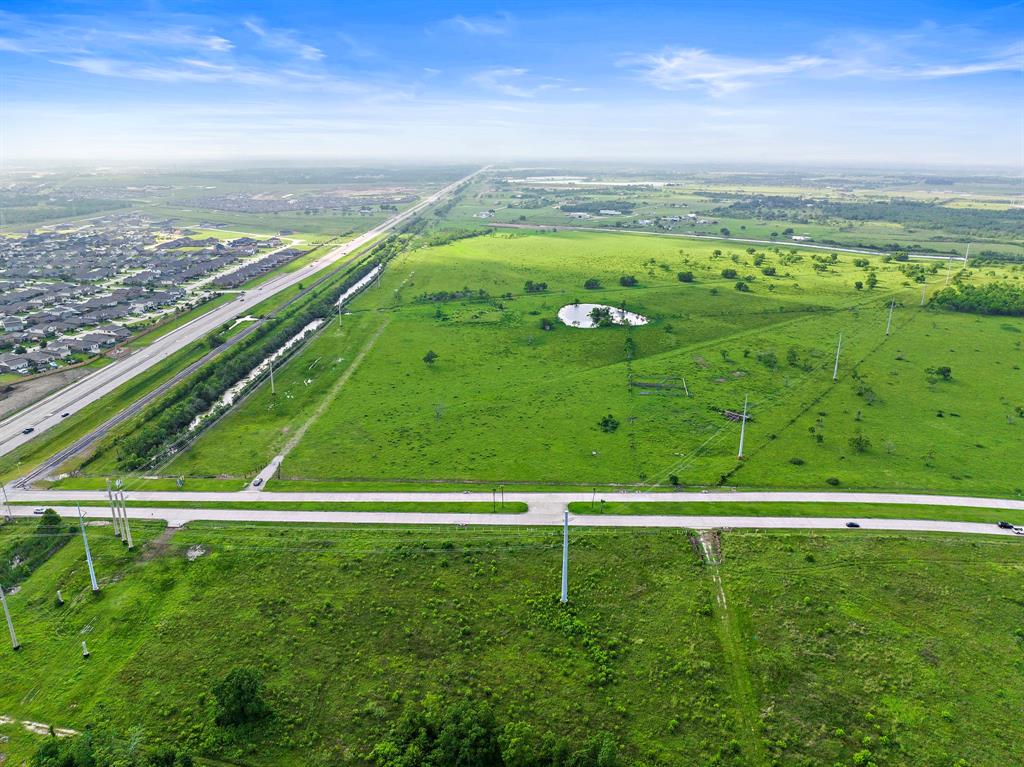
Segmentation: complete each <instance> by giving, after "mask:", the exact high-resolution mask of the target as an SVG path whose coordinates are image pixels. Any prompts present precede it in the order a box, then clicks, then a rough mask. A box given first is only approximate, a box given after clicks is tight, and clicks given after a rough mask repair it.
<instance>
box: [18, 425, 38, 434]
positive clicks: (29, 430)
mask: <svg viewBox="0 0 1024 767" xmlns="http://www.w3.org/2000/svg"><path fill="white" fill-rule="evenodd" d="M34 431H35V427H34V426H29V427H27V428H25V429H22V430H21V433H22V434H31V433H32V432H34Z"/></svg>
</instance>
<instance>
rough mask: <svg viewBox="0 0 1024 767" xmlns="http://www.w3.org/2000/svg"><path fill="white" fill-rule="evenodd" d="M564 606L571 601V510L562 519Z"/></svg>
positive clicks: (565, 512)
mask: <svg viewBox="0 0 1024 767" xmlns="http://www.w3.org/2000/svg"><path fill="white" fill-rule="evenodd" d="M561 601H562V604H563V605H564V604H565V603H566V602H568V601H569V510H568V509H566V510H565V511H564V512H563V518H562V600H561Z"/></svg>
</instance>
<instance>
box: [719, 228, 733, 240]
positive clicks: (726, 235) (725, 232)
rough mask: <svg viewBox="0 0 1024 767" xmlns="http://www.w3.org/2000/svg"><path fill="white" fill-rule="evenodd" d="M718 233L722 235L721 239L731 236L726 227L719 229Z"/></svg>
mask: <svg viewBox="0 0 1024 767" xmlns="http://www.w3.org/2000/svg"><path fill="white" fill-rule="evenodd" d="M718 231H719V232H721V233H722V236H723V237H728V236H729V235H730V234H731V232H730V231H729V229H728V228H727V227H724V226H723V227H722V228H721V229H719V230H718Z"/></svg>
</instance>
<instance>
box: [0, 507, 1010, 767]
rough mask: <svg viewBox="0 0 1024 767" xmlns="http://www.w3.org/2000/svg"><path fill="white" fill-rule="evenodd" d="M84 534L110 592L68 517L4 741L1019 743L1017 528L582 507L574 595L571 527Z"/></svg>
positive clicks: (325, 760)
mask: <svg viewBox="0 0 1024 767" xmlns="http://www.w3.org/2000/svg"><path fill="white" fill-rule="evenodd" d="M35 524H36V521H35V520H28V521H25V522H18V523H16V524H14V525H7V526H3V527H0V545H6V542H7V541H9V540H12V539H15V538H23V537H25V536H26V535H30V534H31V531H32V530H33V528H34V525H35ZM88 529H89V534H90V543H91V546H92V551H93V556H94V558H95V563H96V569H97V575H98V577H99V579H100V583H101V589H102V590H101V593H100V595H99V596H98V597H96V596H93V595H92V594H91V592H90V590H89V582H88V575H87V573H86V572H85V568H84V566H83V565H82V560H83V556H84V555H83V550H82V544H81V540H80V538H78V537H75V538H72V540H70V541H69V542H68V543H67V544H65V545H64V546H63V547H62V548H61V549H60V550H59V551H57V552H56V553H54V554H53V556H52V557H50V559H49V560H48V561H46V562H45V563H44V564H42V565H41V566H40V567H39V568H38V569H36V570H35V572H34V573H33V574H32V575H31V577H29V578H28V579H27V580H25V581H24V582H23V584H22V588H21V589H20V590H19V591H18V592H17V593H14V594H10V595H9V596H8V601H9V604H10V606H11V610H12V615H13V618H14V620H15V623H16V626H18V630H19V639H20V640H21V643H22V649H21V650H20V651H19V652H17V653H12V652H10V651H9V650H5V651H3V652H2V653H0V668H2V670H3V673H4V679H5V684H4V685H3V686H0V711H3V713H4V715H5V716H8V717H11V718H12V720H13V721H14V723H13V724H4V725H2V726H3V728H4V729H3V732H4V733H7V732H11V733H12V734H14V735H15V737H13V738H12V739H11V740H10V741H9V742H7V743H4V744H0V751H2V752H5V753H7V754H8V757H9V758H10V759H11V760H12V763H20V760H21V759H25V758H28V757H29V756H30V754H31V753H32V752H33V751H35V750H36V749H39V748H44V749H49V753H50V754H51V756H52V754H53V753H67V752H71V751H76V750H77V749H78V748H79V747H80V748H81V749H86V746H87V744H89V743H91V745H89V746H88V748H92V749H94V751H93V753H99V752H98V751H95V749H97V748H99V747H104V748H106V747H108V746H109V747H111V748H114V747H116V746H117V745H118V744H119V743H121V744H123V743H129V742H135V743H136V744H138V755H137V756H136V757H134V758H136V759H138V761H135V762H132V761H127V762H125V764H137V765H145V766H146V767H148V765H150V764H151V763H152V764H161V765H163V764H169V765H172V767H173V765H181V767H184V765H185V764H188V763H189V762H188V760H189V759H191V760H194V763H197V764H201V763H203V760H204V759H206V758H213V759H215V760H221V761H227V762H231V763H244V764H250V765H277V764H281V765H284V764H295V763H303V764H310V765H321V764H323V765H327V764H337V763H339V762H340V763H345V764H352V765H368V766H369V765H399V764H406V763H407V762H405V761H402V759H403V755H405V756H406V757H407V756H408V754H409V753H410V748H412V744H413V743H418V744H420V746H421V747H423V748H424V749H426V751H427V752H428V753H432V754H435V755H437V756H438V758H441V759H443V758H446V757H445V756H444V755H445V754H450V753H451V751H450V750H448V749H451V748H453V747H456V746H457V747H458V748H460V749H462V748H464V749H475V750H474V751H466V753H469V752H472V753H478V754H481V760H482V761H480V762H479V763H482V764H494V765H507V766H512V765H520V766H522V765H538V766H540V765H544V766H546V765H555V764H558V765H565V764H578V765H595V766H596V765H601V767H607V765H617V764H622V765H635V766H637V767H641V766H650V767H654V766H655V765H665V766H666V767H667V766H668V765H677V764H688V763H694V764H719V765H723V766H726V767H728V766H732V767H739V766H740V765H743V766H746V765H750V767H764V766H766V765H769V764H772V763H779V764H836V763H838V764H842V765H867V764H869V763H875V764H877V765H879V766H880V767H886V766H889V765H892V766H893V767H895V765H899V764H950V765H953V764H958V763H961V760H962V763H966V764H970V765H975V766H976V767H989V766H991V767H1001V765H1004V764H1009V763H1012V761H1013V758H1014V756H1013V754H1014V752H1013V749H1014V744H1013V743H1012V741H1011V740H1008V739H1006V738H1005V737H1004V735H1005V733H1006V732H1010V731H1012V730H1013V727H1014V717H1015V716H1016V711H1018V710H1019V709H1020V707H1021V706H1022V705H1024V698H1022V697H1021V696H1022V695H1024V693H1022V691H1021V686H1020V684H1019V666H1020V663H1021V659H1022V657H1024V656H1022V653H1024V645H1022V643H1021V641H1022V640H1021V638H1020V636H1019V633H1020V630H1019V629H1020V625H1021V620H1022V619H1024V606H1022V604H1021V600H1020V596H1019V593H1018V592H1019V589H1018V585H1019V582H1020V577H1021V572H1020V557H1019V555H1020V548H1019V546H1020V543H1019V541H1017V540H1015V539H1008V540H1003V539H992V540H990V539H980V538H978V537H966V536H940V535H926V534H922V535H885V536H883V535H873V534H867V533H863V532H859V533H847V532H845V531H844V532H836V533H822V532H820V531H802V532H799V533H797V532H792V533H790V532H764V533H760V532H729V533H723V534H722V535H721V536H713V535H711V534H708V535H709V536H710V537H706V540H699V539H698V538H697V537H696V536H689V535H688V534H687V532H686V531H680V530H607V529H599V528H591V529H588V528H575V529H574V530H573V532H572V542H571V553H570V602H569V604H568V605H567V606H562V605H559V603H558V581H559V564H560V543H561V540H560V531H559V530H558V529H557V528H555V529H531V528H515V529H511V528H509V529H502V528H491V527H487V528H480V527H469V528H457V527H449V528H438V527H419V528H408V527H395V526H384V527H364V526H359V527H345V526H316V525H311V526H303V527H288V526H283V525H268V524H264V525H252V524H246V525H231V524H223V523H197V524H193V525H190V526H189V527H188V528H186V529H183V530H177V531H174V532H173V533H172V532H170V531H164V530H163V529H162V526H161V525H158V524H155V523H147V522H143V521H133V532H134V533H135V540H136V551H135V552H132V553H129V552H127V551H126V550H125V548H124V547H123V546H122V545H121V544H120V543H119V542H118V541H117V540H116V539H115V538H114V537H113V535H112V534H111V530H110V528H109V526H103V525H100V526H90V527H89V528H88ZM718 583H720V584H721V592H719V586H718ZM58 588H60V589H62V590H63V594H64V598H65V605H64V606H62V607H61V606H58V605H57V604H56V603H55V600H54V595H55V591H56V589H58ZM936 615H942V620H936V619H935V616H936ZM240 637H245V638H246V641H239V638H240ZM83 638H84V639H86V641H87V642H88V645H89V650H90V657H89V658H88V659H83V658H82V657H81V647H80V645H81V640H82V639H83ZM979 658H983V659H984V670H985V673H984V674H979V673H975V670H976V668H977V660H978V659H979ZM43 691H45V694H43ZM21 721H29V722H35V723H42V724H43V727H42V730H41V732H40V734H39V735H34V736H31V737H26V736H25V735H24V731H23V728H21V727H20V726H19V725H18V723H19V722H21ZM51 725H52V726H53V727H55V728H60V729H64V728H70V729H73V730H75V731H78V732H80V733H86V732H91V733H92V734H91V735H89V736H80V737H81V738H83V740H77V739H75V738H72V739H70V740H68V741H65V740H64V739H60V740H59V741H58V742H56V743H55V742H54V741H52V740H49V739H48V737H47V735H46V734H45V733H46V731H47V727H48V726H51ZM439 733H445V735H444V736H443V737H441V736H440V735H439ZM76 742H78V743H79V744H80V746H72V745H71V744H72V743H76ZM104 744H106V745H104ZM865 752H866V753H865ZM420 753H422V752H420ZM155 754H162V755H164V756H163V757H161V758H166V761H161V762H155V761H154V762H149V761H145V760H144V759H143V757H145V759H150V755H155ZM484 757H486V760H484ZM571 759H572V760H575V761H571ZM56 763H58V764H71V765H77V764H79V762H74V761H64V762H56ZM86 763H87V762H82V763H81V764H86ZM413 763H416V762H413ZM441 763H446V762H441ZM44 764H51V763H50V762H44Z"/></svg>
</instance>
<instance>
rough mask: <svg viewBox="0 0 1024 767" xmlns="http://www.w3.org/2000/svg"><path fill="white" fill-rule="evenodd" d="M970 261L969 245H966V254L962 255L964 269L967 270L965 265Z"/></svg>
mask: <svg viewBox="0 0 1024 767" xmlns="http://www.w3.org/2000/svg"><path fill="white" fill-rule="evenodd" d="M970 260H971V243H967V252H966V253H964V266H963V268H964V269H966V268H967V264H968V263H969V262H970Z"/></svg>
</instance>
